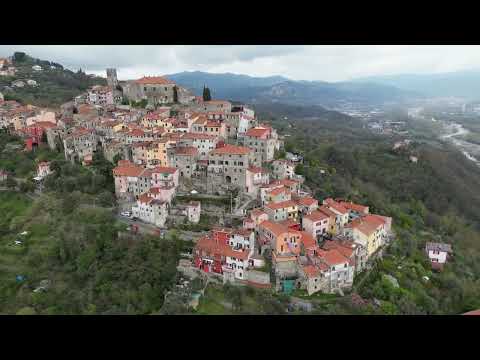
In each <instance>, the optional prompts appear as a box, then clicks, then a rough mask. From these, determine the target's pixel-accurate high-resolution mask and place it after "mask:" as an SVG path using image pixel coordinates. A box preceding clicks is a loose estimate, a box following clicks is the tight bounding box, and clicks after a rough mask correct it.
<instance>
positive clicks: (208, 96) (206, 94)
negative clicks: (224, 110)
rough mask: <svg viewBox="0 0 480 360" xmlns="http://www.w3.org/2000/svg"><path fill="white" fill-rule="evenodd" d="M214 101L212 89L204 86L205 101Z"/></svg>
mask: <svg viewBox="0 0 480 360" xmlns="http://www.w3.org/2000/svg"><path fill="white" fill-rule="evenodd" d="M210 100H212V96H211V95H210V89H209V88H208V87H205V86H203V101H210Z"/></svg>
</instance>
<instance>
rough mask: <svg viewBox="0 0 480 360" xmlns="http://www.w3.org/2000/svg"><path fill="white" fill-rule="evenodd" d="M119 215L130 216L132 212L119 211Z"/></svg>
mask: <svg viewBox="0 0 480 360" xmlns="http://www.w3.org/2000/svg"><path fill="white" fill-rule="evenodd" d="M120 215H121V216H125V217H128V218H129V217H132V213H131V212H130V211H122V212H121V213H120Z"/></svg>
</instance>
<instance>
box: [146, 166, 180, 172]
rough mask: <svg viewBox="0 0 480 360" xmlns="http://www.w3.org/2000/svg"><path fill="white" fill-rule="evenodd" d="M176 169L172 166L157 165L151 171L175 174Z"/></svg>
mask: <svg viewBox="0 0 480 360" xmlns="http://www.w3.org/2000/svg"><path fill="white" fill-rule="evenodd" d="M177 171H178V169H176V168H173V167H167V166H157V167H156V168H154V169H152V173H153V174H155V173H158V174H175V172H177Z"/></svg>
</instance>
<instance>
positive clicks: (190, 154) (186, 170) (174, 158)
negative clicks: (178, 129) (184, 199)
mask: <svg viewBox="0 0 480 360" xmlns="http://www.w3.org/2000/svg"><path fill="white" fill-rule="evenodd" d="M167 156H168V163H169V166H171V167H173V168H176V169H178V170H179V171H180V177H186V178H190V177H192V175H193V173H194V171H195V170H196V163H197V160H198V150H197V148H195V147H193V146H176V147H173V148H169V149H167Z"/></svg>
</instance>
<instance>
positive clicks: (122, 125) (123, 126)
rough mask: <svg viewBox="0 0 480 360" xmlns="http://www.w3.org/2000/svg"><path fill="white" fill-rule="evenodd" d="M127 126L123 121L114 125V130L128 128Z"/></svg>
mask: <svg viewBox="0 0 480 360" xmlns="http://www.w3.org/2000/svg"><path fill="white" fill-rule="evenodd" d="M126 128H127V126H126V125H125V124H123V123H120V124H117V125H114V126H113V131H114V132H119V131H120V130H123V129H126Z"/></svg>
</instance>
